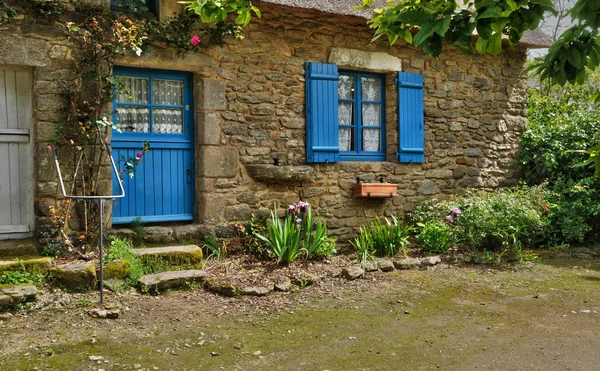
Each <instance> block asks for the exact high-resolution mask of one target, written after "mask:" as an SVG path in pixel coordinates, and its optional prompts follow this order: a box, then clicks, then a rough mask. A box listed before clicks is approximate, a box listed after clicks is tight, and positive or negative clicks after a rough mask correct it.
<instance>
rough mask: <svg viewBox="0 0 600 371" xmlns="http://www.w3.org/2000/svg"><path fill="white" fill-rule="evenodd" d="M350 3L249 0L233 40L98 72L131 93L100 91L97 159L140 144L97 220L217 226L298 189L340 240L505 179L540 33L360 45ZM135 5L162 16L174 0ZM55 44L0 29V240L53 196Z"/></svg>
mask: <svg viewBox="0 0 600 371" xmlns="http://www.w3.org/2000/svg"><path fill="white" fill-rule="evenodd" d="M150 1H151V0H148V2H150ZM89 2H93V3H106V4H105V5H106V6H110V2H109V1H108V0H89ZM113 2H114V1H113ZM357 3H359V1H358V0H357V1H352V0H344V1H342V0H340V1H335V2H334V1H319V0H305V1H296V0H263V1H257V2H255V5H256V6H258V7H259V8H260V9H261V11H262V18H260V19H253V21H252V23H251V25H250V26H249V27H248V28H247V29H246V32H245V35H246V38H245V39H244V40H241V41H233V40H231V41H227V43H226V44H225V45H224V46H221V47H211V48H207V49H205V50H202V52H200V53H188V54H185V55H183V56H180V55H177V54H176V53H175V51H174V50H170V49H167V48H161V47H160V46H156V47H153V50H152V52H151V53H144V54H142V55H141V56H139V57H138V56H136V55H131V56H130V57H127V58H122V59H120V60H118V61H117V66H116V67H115V68H114V74H115V75H117V76H121V77H122V79H124V81H126V84H128V86H129V88H130V89H131V90H132V91H134V92H135V93H134V94H132V95H131V96H118V97H116V98H115V102H114V109H115V114H114V116H113V117H114V119H115V120H116V121H117V122H118V123H119V125H121V127H122V128H123V132H122V133H120V134H119V133H114V134H113V137H112V147H113V149H114V152H115V156H119V155H121V154H124V155H126V156H127V155H132V154H135V151H137V149H138V148H139V146H140V143H141V142H143V141H148V142H150V151H149V153H148V154H147V155H146V156H145V158H144V161H143V162H142V163H141V165H140V167H139V169H138V170H137V173H136V176H135V177H134V178H132V179H126V180H125V188H126V191H127V195H126V198H125V199H123V200H119V201H117V202H116V204H115V205H114V210H113V215H112V223H113V227H119V226H127V224H128V223H131V222H132V221H133V220H134V219H136V218H138V217H139V218H141V220H142V221H143V222H146V223H156V225H157V226H165V225H166V227H165V228H168V229H169V230H172V231H173V232H167V234H168V235H169V234H170V233H171V234H172V233H174V235H175V237H177V238H182V237H184V236H183V234H185V233H189V232H190V231H191V232H194V231H197V230H202V231H204V232H213V233H216V234H217V235H218V236H221V237H227V236H229V235H231V234H232V233H233V231H234V229H233V225H234V224H235V223H236V222H247V221H248V220H249V219H250V217H251V214H252V213H253V212H257V213H262V214H268V212H269V211H270V210H272V209H273V206H274V205H275V204H278V205H281V206H284V207H285V206H287V204H288V203H292V202H297V201H298V200H306V201H309V202H310V203H311V204H312V205H313V207H314V208H315V209H317V210H318V213H319V214H320V215H321V216H323V217H325V218H326V219H327V221H328V226H329V228H330V234H331V235H332V236H336V237H338V238H339V239H340V240H343V239H345V238H348V237H350V236H352V235H353V234H354V233H355V232H356V230H357V228H358V227H359V226H360V225H362V224H364V223H365V222H367V220H368V219H369V218H373V217H375V216H389V215H397V214H398V213H399V214H401V215H402V214H403V213H404V212H405V211H407V210H410V209H411V208H412V207H414V205H415V204H417V203H418V202H420V201H422V200H424V199H426V198H428V197H444V196H447V195H449V194H452V193H457V192H460V191H461V190H462V189H465V188H470V187H473V188H485V189H493V188H496V187H501V186H510V185H515V184H517V180H518V179H517V174H516V167H517V162H516V160H515V156H516V154H517V151H518V146H519V136H520V133H521V131H522V129H523V128H524V127H525V125H526V123H527V118H526V92H525V88H526V83H525V79H524V77H523V76H521V74H520V73H521V70H522V68H523V65H524V63H525V60H526V50H527V48H536V47H546V46H547V45H548V44H549V41H550V40H549V39H548V38H546V37H545V36H544V35H543V34H541V33H540V32H537V31H535V32H529V33H527V34H526V35H525V37H524V38H523V40H522V42H521V44H520V45H519V46H518V47H516V48H508V47H507V48H506V50H505V51H503V52H502V53H501V54H500V55H498V56H490V55H485V56H483V55H474V56H468V55H465V54H463V53H462V52H460V51H459V50H458V49H455V48H452V47H449V46H446V47H445V51H444V52H443V53H442V55H441V56H440V57H438V58H430V57H428V56H427V55H426V54H424V53H423V52H422V51H420V50H418V49H415V48H413V47H412V46H409V45H406V44H404V43H402V42H399V43H398V44H396V45H394V46H389V45H388V44H387V42H386V41H385V40H383V39H382V40H379V41H377V42H373V43H371V42H370V40H371V38H372V35H373V30H371V29H369V27H368V26H367V25H366V20H367V19H368V17H369V14H368V13H367V12H364V11H361V12H356V11H353V10H352V7H353V6H354V5H356V4H357ZM152 5H156V6H154V7H153V8H154V9H155V11H156V13H157V16H158V17H159V18H162V19H164V18H166V17H168V16H170V15H172V14H173V12H180V11H182V10H183V9H182V7H181V6H180V5H178V4H176V2H174V1H170V0H169V1H167V0H160V1H159V0H156V3H155V4H154V3H153V4H152ZM71 47H72V45H71V44H70V43H69V42H68V41H67V40H66V39H65V36H64V33H63V32H62V31H61V30H59V29H57V28H56V27H51V26H44V25H39V24H36V23H27V22H24V23H23V24H22V25H19V26H15V25H3V26H1V27H0V174H2V176H0V238H20V237H26V236H30V235H32V234H33V233H35V231H36V228H39V227H40V226H41V225H43V224H44V223H45V221H46V220H47V219H48V218H49V206H50V205H52V204H53V202H54V200H56V199H57V198H58V197H59V194H58V193H57V176H56V172H55V169H54V165H53V162H52V157H51V154H49V153H48V151H47V150H46V149H45V148H46V146H47V144H48V142H49V141H50V140H51V138H52V136H53V133H54V127H55V125H56V124H58V123H59V121H60V117H61V114H60V113H61V110H63V109H64V108H63V107H62V106H61V102H60V101H59V100H58V99H57V89H58V82H59V81H65V80H68V79H69V76H70V65H71V63H72V60H71ZM357 180H358V181H360V182H362V183H365V182H367V183H370V182H373V183H378V182H380V181H381V180H383V181H384V182H385V183H391V184H393V185H394V186H393V189H394V192H395V193H397V195H395V196H394V197H368V196H373V195H369V194H366V195H363V196H355V195H354V188H355V184H356V183H357ZM113 187H116V185H113ZM164 223H167V224H164Z"/></svg>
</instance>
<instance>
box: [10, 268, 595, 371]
mask: <svg viewBox="0 0 600 371" xmlns="http://www.w3.org/2000/svg"><path fill="white" fill-rule="evenodd" d="M569 264H570V266H568V267H555V266H550V265H543V264H535V265H531V266H518V267H514V268H512V269H509V270H491V269H485V268H449V269H444V270H437V271H406V272H397V273H392V274H388V275H384V274H376V275H372V276H370V278H369V280H359V281H355V282H350V283H344V284H342V281H339V282H338V281H330V282H328V283H327V284H325V285H323V286H321V287H309V288H306V289H304V290H302V291H301V292H299V293H290V294H276V295H272V296H270V297H267V298H250V297H240V298H222V297H218V296H215V295H213V294H210V293H207V292H205V291H203V290H202V289H197V290H194V291H189V292H177V293H171V294H169V295H165V296H159V297H149V296H139V295H132V294H131V293H126V294H123V295H122V296H120V297H119V298H118V299H119V300H120V301H121V303H122V305H124V306H125V307H127V310H125V311H124V313H123V314H122V316H121V318H119V319H117V320H94V319H91V318H89V317H88V316H87V315H86V314H84V311H83V309H82V308H81V307H78V306H77V305H76V303H72V304H71V308H65V309H63V310H47V311H37V312H36V311H34V312H31V313H20V314H16V315H14V316H13V317H12V318H10V319H7V320H4V321H3V322H2V324H1V325H0V335H1V338H2V340H1V343H2V344H0V347H1V348H0V365H2V366H1V367H0V368H1V369H2V370H32V369H38V370H100V369H103V370H134V369H138V370H141V369H147V370H155V369H159V370H213V369H214V370H220V369H224V370H235V369H239V370H332V371H333V370H429V369H445V370H476V369H481V370H597V369H599V367H600V366H599V365H600V351H599V349H600V264H598V263H590V262H581V261H580V262H569ZM573 264H579V266H573ZM585 266H587V268H586V267H585ZM373 279H374V280H375V281H373ZM80 301H85V300H81V299H80ZM211 353H212V355H211ZM90 356H102V357H103V360H100V361H90V360H89V357H90ZM136 367H137V368H136Z"/></svg>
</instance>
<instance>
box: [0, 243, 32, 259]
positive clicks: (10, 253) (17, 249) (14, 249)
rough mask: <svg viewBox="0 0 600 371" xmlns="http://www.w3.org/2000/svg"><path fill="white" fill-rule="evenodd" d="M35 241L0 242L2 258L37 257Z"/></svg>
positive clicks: (0, 256)
mask: <svg viewBox="0 0 600 371" xmlns="http://www.w3.org/2000/svg"><path fill="white" fill-rule="evenodd" d="M37 255H38V250H37V245H36V243H35V241H31V240H2V241H0V258H12V257H14V258H16V257H19V256H37Z"/></svg>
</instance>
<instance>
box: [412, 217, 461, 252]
mask: <svg viewBox="0 0 600 371" xmlns="http://www.w3.org/2000/svg"><path fill="white" fill-rule="evenodd" d="M417 226H418V227H419V234H418V235H417V242H419V244H420V245H421V247H422V248H423V251H426V252H431V253H444V252H446V251H448V249H450V248H451V247H452V246H454V243H455V239H454V234H453V232H452V229H451V228H450V226H449V225H448V223H446V222H443V221H441V220H430V221H428V222H426V223H424V224H423V223H419V224H417Z"/></svg>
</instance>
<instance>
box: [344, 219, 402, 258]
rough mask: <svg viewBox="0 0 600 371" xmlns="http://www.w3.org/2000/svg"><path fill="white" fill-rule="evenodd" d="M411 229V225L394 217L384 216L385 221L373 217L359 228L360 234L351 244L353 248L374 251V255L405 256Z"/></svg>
mask: <svg viewBox="0 0 600 371" xmlns="http://www.w3.org/2000/svg"><path fill="white" fill-rule="evenodd" d="M411 230H412V227H411V226H409V225H406V224H405V223H404V221H402V220H398V219H396V218H395V217H392V221H389V220H388V219H387V218H385V223H382V222H381V219H379V218H375V220H374V221H373V222H372V223H371V224H370V225H369V226H368V227H366V228H365V227H362V228H361V229H360V236H359V237H358V238H357V239H356V241H355V242H354V243H353V245H354V246H355V248H357V247H356V246H360V249H361V250H362V251H365V250H366V251H374V253H375V255H376V256H396V255H398V253H400V254H401V255H404V256H406V254H407V249H408V237H409V235H410V232H411ZM357 249H358V248H357Z"/></svg>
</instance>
